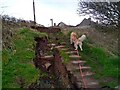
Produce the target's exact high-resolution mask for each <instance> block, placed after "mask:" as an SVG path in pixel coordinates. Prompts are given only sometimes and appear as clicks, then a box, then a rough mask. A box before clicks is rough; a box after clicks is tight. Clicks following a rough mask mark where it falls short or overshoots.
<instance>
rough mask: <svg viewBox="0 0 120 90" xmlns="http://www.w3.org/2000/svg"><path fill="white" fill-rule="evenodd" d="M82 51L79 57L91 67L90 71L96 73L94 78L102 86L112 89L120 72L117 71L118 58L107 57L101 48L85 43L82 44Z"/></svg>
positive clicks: (119, 60)
mask: <svg viewBox="0 0 120 90" xmlns="http://www.w3.org/2000/svg"><path fill="white" fill-rule="evenodd" d="M83 49H84V50H83V52H80V55H81V56H82V58H83V59H84V60H86V61H87V64H88V65H89V66H91V67H92V71H93V72H96V74H95V78H97V79H98V80H100V81H101V82H100V83H101V84H102V85H108V86H110V87H112V88H113V87H115V86H117V85H118V82H117V80H118V77H120V73H119V71H120V70H118V63H120V58H119V57H118V56H112V55H109V54H108V53H107V52H106V51H105V50H104V49H103V48H99V47H95V46H93V45H90V44H88V43H87V42H84V43H83ZM108 78H110V79H111V81H109V80H108ZM105 80H106V81H105ZM103 81H104V82H103Z"/></svg>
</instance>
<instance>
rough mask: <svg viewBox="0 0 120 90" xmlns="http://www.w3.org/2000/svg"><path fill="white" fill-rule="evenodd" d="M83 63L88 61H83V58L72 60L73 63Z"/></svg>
mask: <svg viewBox="0 0 120 90" xmlns="http://www.w3.org/2000/svg"><path fill="white" fill-rule="evenodd" d="M81 63H86V61H82V60H75V61H72V64H76V65H78V64H81Z"/></svg>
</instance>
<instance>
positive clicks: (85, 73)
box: [82, 72, 94, 77]
mask: <svg viewBox="0 0 120 90" xmlns="http://www.w3.org/2000/svg"><path fill="white" fill-rule="evenodd" d="M93 74H94V73H92V72H83V75H82V76H83V77H86V76H91V75H93Z"/></svg>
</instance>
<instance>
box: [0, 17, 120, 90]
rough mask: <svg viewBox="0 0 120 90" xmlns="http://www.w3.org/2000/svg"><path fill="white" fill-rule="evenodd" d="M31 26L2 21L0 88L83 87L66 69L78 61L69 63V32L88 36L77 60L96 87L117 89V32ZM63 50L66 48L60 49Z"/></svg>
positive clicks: (70, 47) (73, 74)
mask: <svg viewBox="0 0 120 90" xmlns="http://www.w3.org/2000/svg"><path fill="white" fill-rule="evenodd" d="M31 25H32V23H25V22H16V21H14V22H13V21H12V22H10V21H9V20H5V19H3V31H2V35H3V37H2V38H3V43H2V44H3V51H2V66H3V72H2V75H3V77H2V78H3V81H2V83H3V88H28V89H31V88H63V87H64V88H71V87H72V88H77V89H78V86H79V87H82V84H81V83H80V82H79V83H80V85H78V83H77V84H76V82H77V81H76V79H75V77H74V76H75V75H76V73H72V72H70V71H69V70H68V69H70V68H68V67H67V65H68V64H70V62H71V61H72V60H73V58H74V59H76V58H78V57H72V59H71V57H70V56H71V55H70V54H67V53H66V52H69V51H70V50H71V51H72V50H74V49H73V46H71V45H70V42H69V36H70V33H71V32H72V31H74V32H76V33H77V34H78V36H81V35H82V34H83V33H86V34H87V39H86V40H85V42H83V49H84V51H83V52H81V51H80V50H79V55H80V60H84V61H86V64H85V65H86V66H90V67H91V71H92V72H94V73H95V75H94V78H95V79H96V80H97V81H99V86H101V87H105V86H107V87H109V88H114V87H116V86H118V82H117V79H118V77H119V76H120V75H119V73H118V63H119V57H118V50H117V49H118V48H117V47H118V41H117V40H118V37H117V36H116V35H117V34H118V33H117V30H116V31H115V32H113V31H114V30H113V31H112V30H111V31H108V32H107V31H106V29H105V31H104V30H101V29H100V30H98V29H95V28H90V27H89V28H82V29H80V28H76V27H62V29H60V28H49V27H48V28H45V27H44V28H43V27H38V26H36V29H32V28H30V26H31ZM32 26H33V25H32ZM43 29H44V30H45V32H44V30H43ZM50 30H51V31H50ZM57 30H58V31H57ZM63 46H64V47H65V48H63V49H60V47H61V48H62V47H63ZM72 67H74V66H71V68H72ZM75 72H77V71H75ZM77 76H78V75H77ZM79 77H80V76H79ZM79 81H81V78H79ZM76 85H78V86H76ZM75 90H76V89H75Z"/></svg>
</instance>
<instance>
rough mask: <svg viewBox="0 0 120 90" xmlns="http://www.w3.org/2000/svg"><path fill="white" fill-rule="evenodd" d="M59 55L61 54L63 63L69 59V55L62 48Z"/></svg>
mask: <svg viewBox="0 0 120 90" xmlns="http://www.w3.org/2000/svg"><path fill="white" fill-rule="evenodd" d="M60 55H61V56H62V58H63V60H64V61H63V63H64V64H67V63H68V62H69V61H70V58H69V55H68V54H66V53H65V51H64V50H62V51H60Z"/></svg>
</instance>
